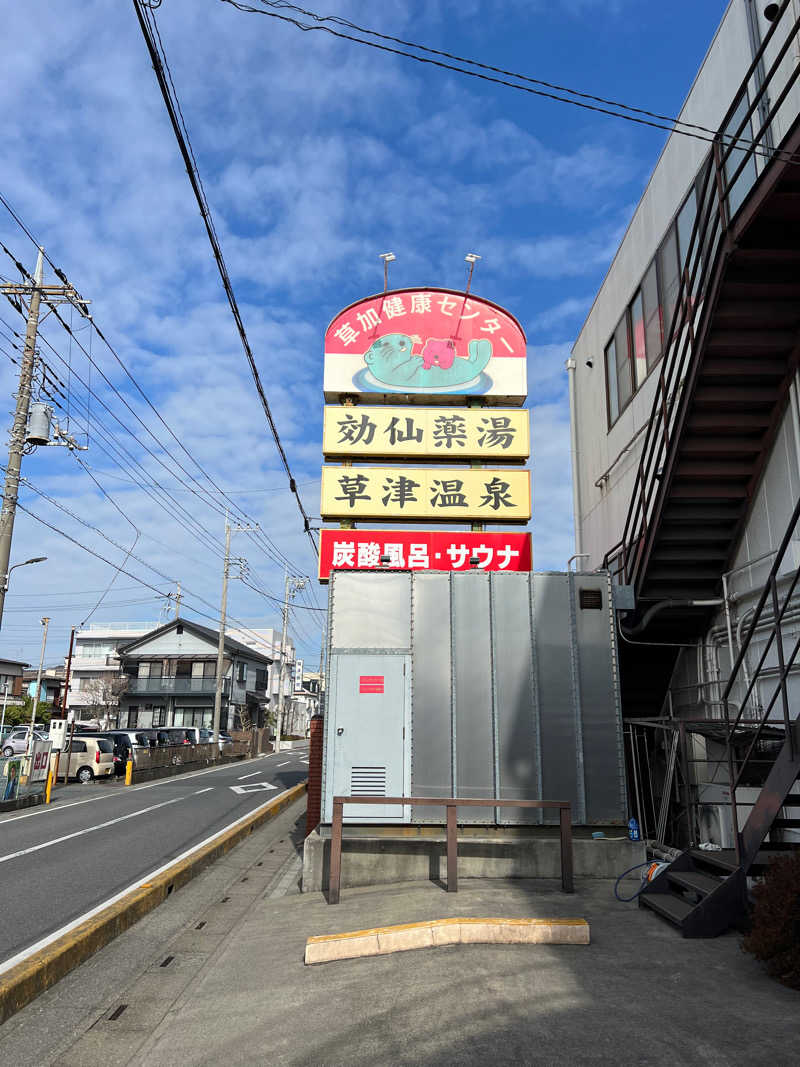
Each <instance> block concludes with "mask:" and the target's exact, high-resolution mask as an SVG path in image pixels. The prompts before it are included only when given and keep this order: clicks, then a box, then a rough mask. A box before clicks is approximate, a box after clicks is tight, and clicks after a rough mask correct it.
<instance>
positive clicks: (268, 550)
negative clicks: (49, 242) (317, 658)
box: [0, 201, 295, 569]
mask: <svg viewBox="0 0 800 1067" xmlns="http://www.w3.org/2000/svg"><path fill="white" fill-rule="evenodd" d="M4 202H5V203H6V205H7V201H4ZM12 215H13V217H14V218H15V220H16V221H17V222H18V223H19V224H20V225H22V223H21V220H20V219H19V217H18V216H17V215H16V214H15V213H13V212H12ZM23 228H24V230H25V232H26V233H27V234H28V235H30V231H29V230H28V229H27V228H26V227H23ZM0 247H2V249H3V251H4V252H5V253H6V255H7V256H8V257H9V258H10V259H11V260H12V262H13V263H14V264H15V266H16V267H17V269H18V270H19V271H20V272H21V273H22V275H23V276H24V277H27V278H28V279H29V280H32V279H31V276H30V274H29V273H28V271H27V270H26V268H25V267H24V265H23V264H22V263H21V262H20V261H19V260H18V259H17V257H16V256H15V255H14V254H13V253H12V252H11V251H10V250H9V249H8V248H7V247H6V246H5V245H4V244H1V243H0ZM48 262H51V261H49V260H48ZM54 269H56V270H57V272H58V274H59V276H60V277H61V278H64V277H65V275H64V272H63V271H60V270H58V269H57V268H54ZM65 284H70V283H68V282H67V283H65ZM46 299H47V297H46V295H45V300H46ZM48 303H49V302H48ZM14 306H15V307H16V305H14ZM49 306H50V309H51V312H52V313H53V315H54V316H55V318H56V319H57V321H58V322H59V324H60V325H61V327H62V328H63V329H64V330H65V331H66V332H67V334H68V335H69V338H70V359H69V361H68V360H65V359H64V357H63V356H61V355H60V353H58V352H56V351H55V349H54V348H53V346H52V344H51V343H50V342H49V341H48V340H47V338H45V337H44V336H42V338H41V339H42V340H43V341H44V343H45V344H47V346H48V348H50V349H51V350H53V351H54V352H55V354H56V355H57V356H58V358H59V359H60V360H61V362H62V363H63V364H64V366H65V367H66V368H67V375H68V377H70V378H71V376H72V374H73V373H74V374H75V376H76V377H77V378H78V380H79V381H80V382H81V384H82V385H83V386H84V387H85V388H86V389H87V396H93V397H95V399H97V400H99V402H100V403H101V404H103V407H104V408H105V409H106V410H107V411H108V412H109V414H111V415H112V416H113V417H114V418H115V419H116V420H117V422H119V423H120V425H121V426H122V427H123V429H125V430H126V431H127V432H129V433H130V434H131V436H132V437H133V438H134V440H135V441H137V443H138V444H139V445H141V447H143V448H144V449H145V450H146V451H147V452H148V453H149V454H150V455H151V456H153V458H154V459H156V460H157V461H158V462H160V463H161V465H162V466H164V467H165V469H166V470H167V471H169V473H170V474H173V472H172V471H171V470H170V468H169V467H168V466H167V465H166V464H165V463H164V461H163V460H161V459H160V457H158V456H155V454H154V453H153V452H152V450H151V449H149V448H148V447H147V446H146V445H145V444H144V443H143V442H142V441H141V440H140V439H139V438H138V437H137V436H136V435H135V434H134V433H133V432H132V431H131V430H130V428H129V427H128V426H127V425H126V424H125V423H123V422H122V420H120V419H119V418H118V416H116V415H115V414H114V413H113V412H112V411H111V409H110V408H109V407H108V405H107V404H105V403H104V402H103V401H102V400H101V399H100V398H99V397H98V396H97V394H96V393H94V392H93V391H92V389H91V379H90V382H89V383H88V384H87V383H86V382H84V381H83V379H82V378H81V377H80V376H79V375H78V374H77V372H73V370H72V364H71V351H72V341H73V340H74V341H75V343H76V344H77V346H78V347H79V348H80V349H81V351H82V352H83V354H84V355H85V356H86V358H87V360H88V362H89V367H90V373H91V367H94V368H95V369H96V370H97V371H98V373H99V374H100V375H101V377H102V378H103V380H104V381H105V382H106V384H107V385H108V386H109V387H110V388H111V390H112V391H113V392H114V394H115V395H116V396H117V397H119V399H120V400H121V401H122V403H123V404H124V405H125V407H126V408H127V410H128V411H129V412H130V413H131V414H132V415H133V417H134V418H135V419H136V420H137V421H138V422H139V424H140V425H141V426H142V427H143V429H144V430H145V431H146V432H147V433H148V434H149V435H150V437H151V438H152V439H153V441H155V443H156V444H157V445H158V446H159V447H160V448H161V449H162V450H163V451H164V453H165V454H166V455H167V456H169V458H170V459H171V460H172V461H173V463H175V464H176V466H178V467H179V469H180V470H181V471H183V473H184V474H185V475H186V476H187V478H189V479H191V481H192V482H194V484H195V486H197V489H193V488H192V486H191V485H189V484H188V483H186V482H184V481H183V480H182V479H180V478H179V477H178V476H177V475H173V476H174V477H176V479H177V480H178V481H179V482H180V483H181V485H182V486H183V487H184V488H185V490H186V491H188V492H192V493H194V494H195V495H196V496H199V495H200V494H203V496H204V497H205V498H206V503H207V504H209V506H210V507H211V508H212V510H216V511H217V513H218V514H219V515H223V514H225V510H224V509H223V508H222V505H221V503H220V502H219V501H217V500H215V499H214V498H213V497H212V496H211V493H210V491H209V490H208V489H207V488H206V487H205V486H204V485H201V483H200V482H199V481H198V480H197V478H196V477H195V476H194V475H193V474H191V473H190V472H189V471H187V470H186V468H185V467H184V466H183V465H182V464H181V463H180V461H179V460H178V459H177V458H176V457H175V456H174V455H173V454H172V452H170V450H169V449H168V448H166V446H165V445H164V443H163V441H161V440H160V439H159V438H158V437H157V436H156V435H155V434H154V433H153V431H152V430H151V429H150V427H149V426H147V424H146V423H145V422H144V421H143V420H142V419H141V418H140V416H139V415H138V413H137V412H136V411H134V409H133V408H132V407H131V405H130V404H129V403H128V401H127V400H126V399H125V397H124V396H123V395H122V394H121V393H120V391H119V390H118V389H117V388H116V386H115V385H114V384H113V383H112V382H111V381H110V380H109V378H108V377H107V375H106V374H105V373H104V372H103V371H102V369H101V368H100V367H99V366H98V365H97V363H96V362H95V361H94V359H93V358H92V354H91V351H87V349H86V347H85V345H83V344H82V343H81V341H80V339H79V338H78V337H77V335H76V333H75V331H74V330H73V329H72V327H71V326H70V325H69V324H68V323H66V322H65V321H64V319H62V317H61V315H60V314H59V313H58V310H57V308H56V307H55V306H54V305H53V304H51V303H49ZM17 310H18V311H20V313H22V312H21V308H17ZM3 321H5V320H3ZM87 321H88V325H89V327H91V328H93V329H94V332H96V333H97V335H98V336H99V337H100V338H101V340H102V341H103V343H104V344H105V345H106V347H107V348H108V350H109V351H110V352H111V353H112V355H113V356H114V358H115V359H116V361H117V363H118V364H119V365H120V367H121V368H122V369H123V371H124V372H125V374H126V375H127V377H128V378H129V379H130V381H131V382H132V383H133V385H134V386H135V387H136V389H137V390H138V392H139V394H140V395H141V396H142V398H143V399H144V400H145V402H146V403H147V405H148V406H149V407H150V408H151V410H152V411H153V412H154V414H155V415H156V416H157V418H158V419H159V421H160V422H161V423H162V425H163V426H164V427H165V429H166V430H167V431H168V433H169V434H170V436H171V437H172V438H173V439H174V440H175V442H176V443H177V444H178V446H179V447H180V448H181V449H182V451H183V452H184V453H185V454H186V455H187V456H188V458H189V459H190V460H191V461H192V463H194V464H195V466H196V467H197V468H198V470H200V471H201V473H202V474H203V475H204V476H205V478H207V479H208V481H209V482H210V484H211V485H212V486H213V487H214V490H215V491H216V492H217V493H221V494H222V495H223V496H224V497H225V498H226V499H227V500H229V502H230V504H231V505H232V508H233V511H234V513H235V514H237V515H241V516H242V517H243V520H244V522H246V523H255V519H253V518H252V517H251V516H249V515H247V513H246V512H245V511H244V510H243V509H242V508H241V507H239V506H238V505H237V504H236V503H235V502H234V501H233V500H231V499H230V497H228V496H227V494H226V493H225V491H224V490H222V489H221V488H220V487H219V486H218V485H217V484H216V482H215V481H214V480H213V478H212V477H211V475H210V474H208V472H207V471H206V470H205V468H204V467H203V466H202V464H200V462H199V461H198V460H197V459H196V458H195V457H194V456H193V455H192V454H191V453H190V452H189V451H188V449H187V448H186V447H185V446H184V445H183V443H182V442H181V441H180V440H179V438H178V437H177V435H176V434H175V433H174V431H173V430H172V428H171V427H170V426H169V425H168V423H167V422H166V420H165V419H164V418H163V417H162V415H161V413H160V412H159V411H158V410H157V408H156V407H155V405H154V404H153V403H152V402H151V400H150V399H149V397H148V396H147V394H146V393H145V392H144V390H143V389H142V388H141V386H140V385H139V383H138V382H137V381H136V379H135V378H134V377H133V375H132V374H131V372H130V371H129V370H128V368H127V366H126V365H125V364H124V362H123V360H122V359H121V357H120V356H119V354H118V353H117V352H116V350H115V349H114V347H113V346H112V345H111V343H110V341H109V340H108V338H107V337H106V336H105V334H104V333H103V332H102V331H101V330H100V328H99V326H98V325H97V324H96V323H95V322H94V320H93V318H92V317H91V316H88V320H87ZM9 328H11V327H9ZM12 332H14V333H15V335H17V334H16V331H13V330H12ZM17 336H19V335H17ZM90 345H91V334H90ZM51 373H53V372H52V371H51ZM56 377H57V380H58V381H59V382H60V384H61V385H62V386H64V388H65V389H67V391H68V394H69V386H68V385H67V384H66V383H65V382H64V381H63V379H61V378H58V376H56ZM57 391H58V390H57ZM46 395H47V396H48V397H49V398H50V399H54V398H53V397H52V396H51V394H50V393H49V392H48V393H47V394H46ZM61 395H62V396H63V397H64V399H65V400H66V401H67V408H66V413H67V416H69V398H68V395H67V396H65V395H64V394H63V393H62V394H61ZM86 408H87V426H86V431H87V441H88V437H89V422H90V415H91V411H90V407H89V402H88V400H87V402H86ZM198 490H199V493H198ZM165 492H166V490H165ZM175 505H176V506H179V505H177V502H175ZM187 515H188V513H187ZM189 519H190V521H194V522H196V520H195V519H194V517H193V516H189ZM255 524H256V525H258V524H257V523H255ZM198 525H200V524H199V523H198ZM201 528H202V529H203V530H204V532H205V533H206V534H207V535H208V536H209V537H212V538H213V536H214V535H212V534H211V533H210V531H208V530H205V528H204V527H201ZM251 533H252V540H253V541H254V542H255V543H256V544H257V545H258V546H259V547H260V548H261V550H262V551H263V552H264V553H265V555H266V556H267V557H268V558H269V559H271V560H273V561H274V562H275V563H277V564H278V565H279V566H281V567H283V566H288V567H290V569H295V567H294V564H292V562H291V560H289V559H288V557H286V556H285V555H284V553H283V552H282V551H281V550H280V549H279V548H278V546H277V545H276V544H275V543H274V541H272V539H271V538H270V537H268V536H267V535H266V534H265V533H264V531H263V530H261V528H260V527H259V528H258V530H257V531H252V532H251ZM219 550H220V551H221V550H222V549H221V542H220V549H219Z"/></svg>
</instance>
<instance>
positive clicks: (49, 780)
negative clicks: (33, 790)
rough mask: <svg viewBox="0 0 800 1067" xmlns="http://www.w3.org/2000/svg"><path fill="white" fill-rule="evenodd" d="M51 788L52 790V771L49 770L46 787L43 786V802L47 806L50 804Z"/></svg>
mask: <svg viewBox="0 0 800 1067" xmlns="http://www.w3.org/2000/svg"><path fill="white" fill-rule="evenodd" d="M52 788H53V771H52V770H49V771H48V772H47V785H46V786H45V790H44V802H45V804H49V803H50V790H51V789H52Z"/></svg>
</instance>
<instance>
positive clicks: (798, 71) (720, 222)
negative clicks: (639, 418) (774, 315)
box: [603, 0, 800, 582]
mask: <svg viewBox="0 0 800 1067" xmlns="http://www.w3.org/2000/svg"><path fill="white" fill-rule="evenodd" d="M788 6H789V0H784V2H783V4H782V5H781V7H780V10H779V12H778V15H777V17H776V18H775V20H774V22H773V23H772V25H771V26H770V29H769V31H768V32H767V34H766V35H765V37H764V40H763V42H762V44H761V47H760V48H759V49H758V51H757V53H756V55H755V57H754V58H753V61H752V63H751V65H750V67H749V68H748V71H747V73H746V75H745V77H744V79H743V81H742V82H741V84H740V87H739V89H738V91H737V92H736V94H735V95H734V98H733V101H732V103H731V105H730V107H729V108H728V111H727V112H726V114H725V117H724V118H723V120H722V123H721V125H720V132H719V133H718V134H717V136H716V138H715V140H714V144H713V150H712V151H711V153H709V155H708V156H707V157H706V159H705V160H704V161H703V164H702V167H701V170H700V171H699V172H698V173H701V174H703V172H705V173H704V174H703V181H702V192H701V195H700V198H699V207H698V211H697V216H696V218H695V222H694V225H693V227H692V233H691V237H690V240H689V247H688V249H687V253H686V259H685V264H684V269H683V271H682V273H681V276H680V282H679V287H678V293H677V296H676V304H675V310H674V312H673V315H672V321H671V323H670V328H669V331H668V333H667V337H666V339H665V344H664V356H663V359H662V361H661V368H660V371H659V377H658V388H657V390H656V394H655V396H654V398H653V406H652V409H651V414H650V419H649V421H648V424H647V433H646V436H645V440H644V442H643V444H642V450H641V453H640V459H639V467H638V470H637V474H636V479H635V481H634V487H633V492H632V494H631V499H630V503H629V506H628V512H627V515H626V518H625V524H624V527H623V534H622V537H621V539H620V541H619V542H618V543H617V544H616V545H614V546H613V547H612V548H611V549H609V550H608V552H607V553H606V555H605V558H604V561H603V565H604V567H607V566H608V564H609V562H610V560H611V558H613V556H614V555H615V554H619V555H620V556H621V565H620V567H619V569H618V573H619V574H621V575H622V578H623V580H624V581H625V582H630V581H631V580H632V579H633V577H634V572H635V570H636V569H637V565H638V564H640V563H641V562H642V561H643V559H644V557H645V556H646V554H647V551H648V534H649V533H650V530H649V524H650V522H651V519H652V512H653V508H654V506H655V501H656V496H657V493H658V490H659V488H660V484H661V483H662V482H668V481H669V480H670V477H671V474H672V465H671V464H670V468H669V469H667V467H666V464H667V461H668V460H670V459H671V460H674V452H673V453H672V455H670V451H671V444H672V430H673V429H674V427H675V425H676V424H679V423H680V419H679V417H678V415H679V413H680V411H681V409H683V408H685V404H686V390H685V388H683V389H682V388H680V386H681V385H683V386H684V387H685V385H686V380H685V379H686V375H687V373H690V372H691V371H692V370H693V369H696V368H693V367H692V363H693V356H694V351H695V343H696V340H697V334H701V333H702V332H703V330H702V329H701V327H705V326H707V324H708V320H709V317H710V313H711V308H710V307H709V306H708V299H707V298H708V296H709V294H710V293H711V292H712V291H713V285H712V283H713V281H714V279H715V278H716V276H718V274H719V272H720V267H721V264H722V262H723V261H724V258H725V256H726V254H727V249H726V246H725V242H724V241H723V240H722V238H724V236H725V235H726V233H727V232H728V230H729V228H730V225H731V214H730V204H729V198H730V194H731V192H732V190H733V187H734V185H735V184H736V182H737V181H738V180H739V178H740V177H741V175H742V173H743V172H744V168H745V166H746V165H747V164H748V162H749V161H750V160H752V159H753V158H754V157H755V156H756V155H760V156H762V157H765V159H766V165H767V166H768V165H769V163H770V162H771V160H772V159H774V158H775V157H776V156H778V155H779V154H780V153H779V152H778V151H777V150H772V149H769V148H765V147H764V146H762V145H760V143H759V142H760V141H761V138H762V137H763V136H764V133H765V132H766V131H767V129H768V128H769V125H770V123H771V122H772V121H773V120H774V118H775V115H776V113H777V111H778V109H779V108H780V107H781V105H782V104H783V102H784V100H785V99H786V97H787V95H788V93H789V92H790V91H791V89H792V87H793V85H794V84H795V82H796V81H797V79H798V77H800V64H797V65H795V68H794V70H793V71H792V72H791V73H790V74H789V75H788V77H787V79H786V83H785V85H784V86H783V88H782V90H781V91H780V93H779V94H778V95H777V97H776V98H775V100H774V101H773V100H769V96H768V90H769V88H770V86H771V81H772V79H773V77H774V75H775V73H776V72H777V70H778V67H779V66H780V64H781V62H782V61H783V59H784V57H785V55H786V53H787V51H788V49H789V48H790V47H791V44H792V42H793V41H794V40H796V35H797V33H798V29H800V18H798V19H797V20H796V21H795V22H794V23H793V24H792V26H791V28H790V30H789V31H788V33H787V35H786V39H785V41H784V42H783V44H782V45H781V47H780V48H779V49H778V52H777V55H776V56H775V58H774V60H773V62H772V64H771V66H770V68H769V70H768V71H767V72H766V74H765V75H764V78H763V80H762V82H761V85H760V86H759V88H758V91H757V92H756V93H754V94H753V98H752V100H751V99H750V96H749V89H748V85H749V82H750V79H751V78H752V77H753V74H754V73H755V71H756V69H757V67H758V65H759V63H761V62H762V60H763V57H764V55H765V52H766V49H767V48H768V46H769V44H770V42H771V41H772V40H773V38H774V35H775V33H776V32H777V29H778V26H779V25H780V24H781V22H782V20H783V16H784V14H785V12H786V10H787V9H788ZM743 100H746V101H748V107H747V108H746V110H745V114H744V115H743V117H742V118H741V120H740V121H739V124H738V126H737V128H736V130H735V131H734V132H733V133H732V134H730V133H725V130H726V127H727V126H728V125H729V124H730V122H731V121H733V116H734V115H735V114H736V111H737V109H738V108H739V106H740V105H741V103H742V101H743ZM764 100H766V101H767V102H768V104H769V107H768V109H767V111H766V115H765V117H764V120H763V122H762V124H761V127H760V128H759V130H758V132H757V134H756V135H755V137H753V138H752V139H749V140H748V143H747V145H746V146H745V147H741V145H740V140H739V139H740V137H741V134H742V131H743V130H744V129H745V127H746V125H747V124H748V123H749V122H750V119H751V116H752V115H753V113H754V112H755V110H756V109H757V108H758V106H759V104H760V103H761V102H762V101H764ZM733 152H740V153H741V159H740V160H739V163H738V166H737V167H736V169H735V170H734V171H733V173H732V174H730V175H728V174H726V165H727V164H728V161H729V159H730V158H731V155H732V153H733ZM712 173H713V176H714V182H713V183H712V185H711V191H710V195H708V196H707V194H708V192H709V180H710V178H711V175H712ZM764 173H765V170H762V172H761V174H760V175H758V176H757V179H756V181H757V182H758V181H759V180H761V179H763V176H764ZM712 218H713V220H714V221H713V223H711V220H712ZM710 223H711V231H710V234H709V236H708V238H707V236H706V234H707V231H708V228H709V224H710ZM698 269H699V273H698ZM695 326H696V327H697V330H695ZM620 550H621V551H620Z"/></svg>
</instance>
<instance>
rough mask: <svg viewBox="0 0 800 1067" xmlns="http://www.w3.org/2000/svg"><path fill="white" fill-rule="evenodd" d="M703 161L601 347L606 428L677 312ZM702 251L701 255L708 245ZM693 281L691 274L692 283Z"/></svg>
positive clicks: (653, 358) (653, 359) (655, 356)
mask: <svg viewBox="0 0 800 1067" xmlns="http://www.w3.org/2000/svg"><path fill="white" fill-rule="evenodd" d="M708 165H709V164H708V162H706V163H704V165H703V167H702V168H701V170H700V174H699V176H698V178H697V179H696V180H695V182H694V183H693V185H692V189H691V192H690V193H689V195H688V196H687V197H686V199H685V200H684V202H683V204H682V205H681V207H680V209H679V211H678V214H677V215H676V216H675V218H674V219H673V221H672V223H671V224H670V227H669V229H668V230H667V233H666V235H665V237H664V239H663V241H662V242H661V245H660V247H659V249H658V252H657V253H656V255H655V256H654V258H653V260H652V261H651V263H650V265H649V267H648V268H647V270H646V271H645V275H644V277H643V278H642V281H641V285H640V286H639V288H638V289H637V290H636V292H635V293H634V296H633V299H632V300H631V302H630V304H629V305H628V307H627V309H626V311H625V314H624V315H623V316H622V318H621V319H620V321H619V324H618V325H617V328H616V330H615V331H614V336H613V337H612V338H611V339H610V340H609V342H608V344H607V345H606V350H605V355H606V387H607V396H608V423H609V427H611V426H613V425H614V423H615V422H616V421H617V419H618V418H619V416H620V415H621V414H622V412H623V411H624V410H625V408H626V407H627V405H628V401H629V400H630V399H631V396H632V395H633V393H635V392H636V391H637V390H638V389H639V388H640V387H641V386H642V384H643V383H644V381H645V378H646V377H647V375H648V373H649V372H650V371H651V370H652V368H653V367H654V366H655V364H656V363H657V362H658V360H659V359H660V358H661V356H662V354H663V351H664V345H665V343H666V341H667V339H668V337H669V329H670V326H671V324H672V320H673V318H674V317H675V314H676V311H677V305H678V292H679V290H680V284H681V275H682V273H683V270H684V268H687V269H688V271H689V273H690V274H691V271H692V267H693V264H695V263H696V262H697V249H696V248H695V249H693V250H692V261H691V262H690V263H687V259H688V255H689V245H690V243H691V239H692V230H693V229H694V226H695V222H696V220H697V204H698V198H699V195H700V191H701V188H702V180H703V177H704V175H705V173H706V168H707V167H708ZM737 184H738V183H737ZM707 243H708V241H707V242H706V244H707ZM702 252H703V256H704V257H705V256H706V254H707V248H704V249H703V250H702ZM698 270H699V267H698ZM697 279H698V275H697V274H696V276H695V283H696V282H697Z"/></svg>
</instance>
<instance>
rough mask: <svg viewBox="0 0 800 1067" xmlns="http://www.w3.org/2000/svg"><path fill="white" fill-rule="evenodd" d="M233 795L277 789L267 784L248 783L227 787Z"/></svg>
mask: <svg viewBox="0 0 800 1067" xmlns="http://www.w3.org/2000/svg"><path fill="white" fill-rule="evenodd" d="M228 788H229V789H232V790H233V791H234V793H257V792H258V791H259V790H262V789H263V790H267V789H277V788H278V787H277V786H276V785H270V783H269V782H248V783H247V785H231V786H228Z"/></svg>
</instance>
